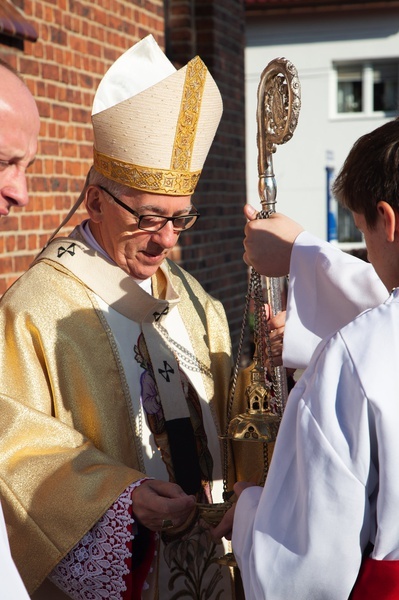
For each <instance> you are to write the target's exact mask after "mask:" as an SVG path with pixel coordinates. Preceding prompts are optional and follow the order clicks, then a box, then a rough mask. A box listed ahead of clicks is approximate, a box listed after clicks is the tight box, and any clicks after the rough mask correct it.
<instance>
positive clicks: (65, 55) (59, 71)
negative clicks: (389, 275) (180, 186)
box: [0, 0, 246, 346]
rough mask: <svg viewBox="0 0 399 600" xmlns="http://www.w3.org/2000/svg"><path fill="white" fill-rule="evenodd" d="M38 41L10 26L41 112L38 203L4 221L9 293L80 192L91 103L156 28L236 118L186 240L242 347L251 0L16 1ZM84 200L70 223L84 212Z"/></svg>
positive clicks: (34, 199) (1, 276)
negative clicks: (195, 63) (202, 66)
mask: <svg viewBox="0 0 399 600" xmlns="http://www.w3.org/2000/svg"><path fill="white" fill-rule="evenodd" d="M14 4H15V5H17V6H18V7H19V8H20V9H21V10H23V12H24V15H25V17H26V19H27V20H28V21H29V22H30V23H31V24H32V25H33V26H34V27H35V29H36V31H37V33H38V39H37V41H36V42H35V43H32V42H28V41H25V42H22V41H20V40H13V39H11V38H7V37H5V36H4V35H0V56H1V57H2V58H4V59H5V60H8V61H9V62H10V63H12V64H13V65H14V66H15V67H16V68H17V69H18V70H19V71H20V72H21V73H22V74H23V75H24V77H25V80H26V83H27V85H28V87H29V88H30V90H31V91H32V93H33V94H34V96H35V98H36V100H37V103H38V107H39V111H40V115H41V132H40V142H39V149H38V157H37V160H36V162H35V164H34V165H33V166H32V167H31V169H30V172H29V176H28V185H29V188H30V190H31V194H30V197H31V201H30V204H29V205H28V206H27V207H25V208H23V209H14V210H13V211H12V213H11V215H10V217H8V218H7V219H1V220H0V294H1V293H3V292H4V291H5V290H6V289H7V287H8V286H9V285H10V284H11V283H12V282H13V281H14V280H15V279H16V278H17V277H18V276H19V275H20V274H21V273H22V272H23V271H24V270H26V268H27V267H28V266H29V264H30V263H31V261H32V259H33V258H34V257H35V255H36V254H37V252H38V250H39V249H40V248H41V247H42V246H43V244H44V243H45V241H46V240H47V238H48V237H49V235H50V233H51V232H52V231H53V230H54V229H55V227H56V226H58V224H59V223H60V222H61V220H62V219H63V218H64V216H65V215H66V214H67V212H68V210H69V209H70V207H71V206H72V205H73V203H74V201H75V200H76V198H77V197H78V195H79V192H80V190H81V187H82V185H83V183H84V179H85V176H86V173H87V171H88V168H89V166H90V164H91V160H92V130H91V125H90V111H91V105H92V101H93V97H94V93H95V90H96V87H97V85H98V83H99V81H100V80H101V77H102V76H103V74H104V73H105V71H106V69H107V68H108V67H109V66H110V64H112V62H113V61H114V60H115V59H116V58H117V57H118V56H119V55H120V54H121V53H122V52H123V51H124V50H126V49H127V48H129V47H130V46H131V45H132V44H133V43H134V42H136V41H138V40H139V39H140V38H142V37H144V36H145V35H147V34H148V33H152V34H153V35H154V37H155V38H156V39H157V41H158V43H159V44H160V45H161V47H166V51H167V54H168V56H169V58H170V59H171V60H172V61H173V62H175V64H176V66H179V64H185V63H186V62H187V61H188V60H190V59H191V58H192V57H193V56H194V55H195V54H199V55H200V56H201V57H202V58H203V60H204V61H205V63H206V64H207V66H208V68H209V69H210V71H211V73H212V75H213V76H214V78H215V79H216V81H217V83H218V85H219V87H220V90H221V93H222V96H223V101H224V116H223V120H222V123H221V126H220V129H219V132H218V134H217V137H216V139H215V142H214V145H213V148H212V150H211V153H210V155H209V157H208V160H207V162H206V165H205V169H204V173H203V176H202V179H201V181H200V184H199V187H198V191H197V192H196V194H195V198H194V202H195V203H197V204H198V208H199V209H200V211H201V213H202V215H203V216H202V217H201V220H200V221H199V224H198V226H197V228H196V229H195V230H193V231H192V232H190V233H188V234H186V235H184V236H182V237H181V240H182V243H181V249H180V255H181V264H182V266H183V267H185V268H186V269H188V270H189V271H190V272H192V273H193V274H194V275H195V276H196V277H197V278H198V279H199V280H200V281H201V283H202V284H203V285H204V287H205V288H206V289H207V290H208V291H209V292H210V293H212V294H213V295H214V296H216V297H218V298H219V299H220V300H222V301H223V303H224V305H225V307H226V310H227V313H228V318H229V322H230V325H231V331H232V336H233V341H234V345H235V346H236V345H237V340H238V333H239V330H240V326H241V319H242V314H243V306H244V298H245V291H246V268H245V265H244V264H243V262H242V252H243V250H242V237H243V223H244V220H243V216H242V206H243V204H244V201H245V155H244V147H245V146H244V60H243V50H244V5H243V2H242V1H241V0H214V1H199V0H197V1H194V0H164V1H162V0H136V1H131V0H85V1H83V0H79V1H78V0H70V1H69V2H66V1H65V0H52V1H51V0H44V1H43V0H14ZM84 214H85V213H84V209H81V210H80V211H79V213H78V214H77V215H75V216H74V217H73V219H72V221H71V222H70V225H69V226H68V227H67V228H65V229H64V233H68V232H69V231H70V229H71V228H72V226H73V225H74V224H76V223H77V222H78V221H80V220H81V219H82V215H84Z"/></svg>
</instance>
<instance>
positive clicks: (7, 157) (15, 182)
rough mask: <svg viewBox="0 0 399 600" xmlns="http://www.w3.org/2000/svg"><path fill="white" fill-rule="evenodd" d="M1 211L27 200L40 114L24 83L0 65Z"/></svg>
mask: <svg viewBox="0 0 399 600" xmlns="http://www.w3.org/2000/svg"><path fill="white" fill-rule="evenodd" d="M0 77H1V89H0V215H8V213H9V211H10V209H11V207H12V206H24V205H26V204H27V202H28V191H27V185H26V169H27V168H28V167H29V166H30V165H31V164H32V162H33V161H34V159H35V155H36V151H37V137H38V135H39V128H40V122H39V114H38V110H37V106H36V103H35V101H34V99H33V97H32V95H31V94H30V92H29V90H28V89H27V88H26V87H25V85H24V84H23V83H22V81H20V80H19V79H18V77H16V75H14V74H13V73H11V72H10V71H8V70H7V69H5V68H4V67H1V66H0Z"/></svg>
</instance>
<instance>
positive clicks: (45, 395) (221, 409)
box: [0, 229, 254, 600]
mask: <svg viewBox="0 0 399 600" xmlns="http://www.w3.org/2000/svg"><path fill="white" fill-rule="evenodd" d="M27 290H29V294H28V292H27ZM32 291H33V292H32ZM153 291H154V296H151V295H150V294H147V293H146V292H145V291H144V290H142V289H141V288H140V286H139V285H138V284H137V283H136V282H135V281H134V280H133V279H132V278H131V277H129V276H128V275H127V274H126V273H124V272H123V271H122V270H121V269H120V268H119V267H117V266H116V265H114V264H113V263H111V262H110V261H109V260H107V259H106V258H105V257H104V256H102V255H100V254H99V253H97V252H96V251H95V250H93V249H92V248H91V247H90V246H88V245H87V244H86V243H85V242H84V240H83V238H82V237H81V235H80V233H79V231H78V229H77V230H75V231H74V232H73V234H72V235H71V237H69V238H57V239H55V240H54V241H53V242H52V243H51V244H50V245H49V247H48V248H47V249H46V250H45V251H44V252H43V253H42V254H41V255H40V256H39V258H38V259H37V261H36V262H35V264H34V265H33V266H32V267H31V268H30V269H29V270H28V271H27V272H26V273H25V274H24V275H23V276H22V277H21V278H20V279H19V280H18V281H17V282H16V283H15V284H14V285H13V286H12V287H11V288H10V289H9V290H8V291H7V292H6V294H5V295H4V296H3V298H2V300H1V303H0V327H1V339H2V340H3V343H2V345H1V346H0V366H1V369H2V373H3V378H2V395H1V396H0V424H1V435H0V493H1V498H2V506H3V510H4V514H5V519H6V522H7V527H8V533H9V537H10V544H11V550H12V554H13V557H14V560H15V562H16V565H17V567H18V569H19V571H20V573H21V575H22V578H23V580H24V582H25V584H26V586H27V588H28V591H29V593H31V594H32V593H33V592H34V591H35V590H37V589H38V588H40V586H41V584H42V582H43V581H44V580H45V578H46V577H47V576H48V575H49V573H50V572H51V571H52V569H53V568H54V567H55V565H56V564H57V563H58V562H59V561H60V560H61V559H62V558H63V557H64V556H65V555H66V554H67V553H68V552H69V551H70V550H71V549H72V548H73V547H74V546H75V545H76V544H77V543H78V542H79V541H80V540H81V538H82V537H83V536H84V535H85V534H86V533H87V532H88V531H89V530H90V529H91V528H92V527H93V525H94V524H95V523H96V522H97V521H98V520H99V519H100V517H101V516H102V515H103V514H104V513H105V512H106V510H107V509H108V508H109V507H110V506H111V505H112V504H113V502H114V501H115V500H116V499H117V498H118V497H119V495H120V494H121V493H122V492H123V491H124V490H125V488H126V487H127V486H128V485H130V484H131V483H132V482H135V481H138V480H140V479H141V478H142V477H143V476H148V477H152V476H156V474H155V475H154V474H153V473H152V472H151V466H148V465H149V464H150V463H149V462H148V457H147V458H146V457H145V456H143V442H142V439H140V435H141V431H142V428H141V427H140V418H139V416H138V414H137V410H140V398H139V399H136V400H135V399H133V398H132V394H131V385H130V384H129V381H128V380H129V373H127V371H126V364H127V363H126V358H125V357H121V354H120V347H119V345H118V343H117V340H116V338H115V336H114V333H113V331H112V328H111V327H110V324H109V322H108V321H107V318H106V316H104V311H103V309H102V308H101V307H102V306H105V305H106V306H108V307H109V308H110V309H112V311H116V313H118V314H119V315H123V317H124V318H126V319H128V320H129V321H131V322H133V321H134V322H135V323H136V324H138V331H140V329H141V332H142V334H143V335H139V339H133V340H132V362H135V365H136V367H137V363H139V366H140V368H141V369H142V370H143V376H142V378H141V381H140V385H141V386H142V387H144V386H145V385H146V383H145V377H147V378H148V377H149V376H151V378H152V379H151V381H152V380H154V381H155V382H156V388H157V395H158V396H159V399H160V402H161V404H162V419H160V418H159V416H157V415H156V414H150V412H151V411H147V414H146V418H147V420H148V423H147V424H146V427H147V429H148V430H150V431H151V433H152V435H153V436H154V440H155V442H156V446H157V447H158V450H159V451H158V452H157V455H158V460H161V458H160V457H161V456H162V461H163V462H164V463H165V465H166V472H167V474H168V476H169V479H170V480H171V481H174V480H175V478H176V473H175V472H174V464H173V458H172V459H171V456H170V455H171V451H172V457H173V449H172V448H171V447H170V445H169V442H168V436H167V431H168V422H169V423H176V421H179V420H180V421H184V423H185V424H186V425H187V423H189V424H190V425H189V426H188V427H186V429H187V430H188V431H189V436H192V434H193V433H194V438H192V439H194V440H195V442H194V443H195V444H196V447H197V449H198V452H197V454H198V459H199V464H198V465H197V467H198V468H199V471H198V472H197V475H198V473H199V477H200V482H202V483H200V485H202V488H201V489H200V491H199V493H198V498H199V499H200V501H204V499H207V501H211V502H220V501H221V498H220V494H219V492H218V497H216V495H217V494H216V492H215V494H213V493H212V486H213V484H214V482H215V485H216V479H217V478H218V479H219V480H220V479H221V465H223V456H222V450H223V444H222V442H221V441H220V439H219V436H220V435H221V434H223V433H224V431H225V426H226V423H225V419H226V404H227V402H228V398H229V384H230V379H231V374H232V356H231V347H230V337H229V331H228V326H227V322H226V317H225V313H224V310H223V308H222V305H221V304H220V302H218V301H216V300H214V299H213V298H211V297H210V296H209V295H208V294H206V292H205V291H204V290H203V288H202V287H201V286H200V285H199V283H198V282H197V281H196V280H195V279H194V278H193V277H191V276H190V275H189V274H188V273H186V272H185V271H184V270H182V269H181V268H180V267H178V266H177V265H176V264H174V263H172V262H170V261H165V263H164V264H163V266H162V267H161V269H159V270H158V273H157V276H156V277H154V278H153ZM173 314H174V315H176V316H177V317H178V320H180V322H181V323H182V324H183V327H184V328H185V330H186V332H187V334H188V337H189V340H190V346H191V349H193V350H194V353H192V352H190V350H188V349H187V348H185V347H184V346H183V345H182V344H176V343H175V344H174V343H173V331H170V330H169V329H168V323H169V322H172V323H173V320H172V316H173ZM168 319H169V320H168ZM184 363H186V365H187V368H186V370H184ZM190 369H191V370H192V371H193V372H194V371H195V377H196V378H199V379H197V380H195V378H193V379H192V381H201V385H200V387H201V390H203V391H204V398H200V396H199V394H197V392H196V389H195V386H194V385H193V383H192V381H191V380H190V372H191V371H190ZM168 380H169V381H168ZM190 390H191V391H190ZM190 398H192V400H189V399H190ZM198 398H199V399H198ZM242 398H243V400H242V401H241V400H239V401H237V406H235V407H234V409H233V414H236V413H238V412H240V413H242V412H244V411H245V406H244V405H243V404H244V395H242ZM208 413H209V415H210V420H211V421H212V427H211V428H208V431H205V428H204V425H203V424H202V416H204V415H205V414H208ZM201 415H202V416H201ZM204 418H205V417H204ZM204 422H205V421H204ZM172 431H174V429H173V426H172ZM190 443H191V442H190ZM235 446H237V447H234V448H233V450H234V453H235V454H234V457H233V452H232V450H231V449H229V457H228V466H229V469H228V470H229V474H228V476H229V481H228V489H231V487H232V484H233V483H234V481H236V479H238V478H245V477H246V476H247V478H248V477H249V476H250V475H251V473H250V472H249V473H248V474H246V473H245V462H244V461H243V460H241V461H240V460H239V458H240V457H239V456H238V457H237V455H236V453H237V450H238V451H239V452H241V451H242V450H244V448H243V447H242V446H241V445H240V444H239V443H238V444H237V443H235ZM244 446H246V445H245V444H244ZM210 447H212V449H213V450H212V452H213V453H214V454H215V452H214V449H215V448H217V451H216V454H217V456H215V455H214V456H211V454H210V452H209V448H210ZM246 450H247V449H245V451H246ZM182 469H183V470H184V464H183V467H182ZM251 470H254V464H253V461H252V460H251V464H250V465H249V471H251ZM213 471H218V473H215V472H213ZM196 482H197V478H196V479H194V485H196ZM219 484H220V481H219ZM190 485H191V484H190ZM214 489H215V490H216V487H215V488H214ZM219 489H220V485H219ZM198 526H199V524H198V521H196V519H195V518H193V520H192V522H191V523H190V524H188V525H187V531H186V532H185V531H183V532H182V531H180V532H174V531H173V529H172V530H171V532H169V531H168V536H169V538H168V539H162V540H160V543H163V544H164V548H165V550H164V554H163V556H162V559H161V562H162V560H163V562H164V567H165V565H166V567H168V566H169V567H170V568H175V572H176V566H175V565H173V564H172V566H171V561H172V562H173V560H174V559H175V557H176V553H178V552H180V553H181V552H182V548H183V545H182V543H183V542H184V544H185V547H186V550H187V549H189V550H187V552H188V554H187V560H186V562H185V564H184V566H183V567H182V574H181V580H182V581H183V571H184V572H186V571H187V569H189V568H190V567H189V566H187V565H188V563H189V559H190V556H191V555H192V549H190V539H191V538H190V535H191V532H192V530H193V529H195V528H197V529H198ZM201 531H202V530H201ZM197 533H198V532H197ZM208 535H209V534H208ZM201 536H202V537H201ZM204 536H205V537H206V535H205V534H204V533H203V532H202V533H200V535H199V537H198V536H197V538H196V539H197V542H196V543H198V544H199V545H198V546H197V550H196V551H195V555H194V561H196V560H197V558H198V556H199V555H200V553H201V549H202V548H203V547H205V546H206V547H207V552H208V551H209V552H210V554H209V556H208V559H209V558H212V557H213V558H215V557H217V556H218V555H219V554H222V553H223V549H222V548H221V547H219V548H216V547H215V546H213V548H211V549H210V550H209V547H208V546H209V540H207V541H206V543H205V542H204V539H205V538H204ZM163 537H164V534H163ZM179 539H181V540H182V543H180V542H179V543H180V546H173V545H171V542H173V544H174V543H178V542H177V541H176V540H179ZM168 544H169V545H168ZM201 544H202V545H203V546H201ZM204 544H205V546H204ZM207 544H208V546H207ZM168 549H169V550H168ZM190 552H191V554H190ZM212 552H213V554H214V555H212ZM160 553H161V552H159V553H158V554H160ZM179 556H181V555H179ZM204 556H205V555H204ZM191 559H192V556H191ZM212 568H213V569H214V574H213V579H212V583H210V584H209V585H210V587H209V588H208V592H209V595H207V594H208V592H207V591H206V589H207V588H206V589H205V592H204V588H201V583H198V582H196V583H193V588H192V590H191V591H190V592H189V593H188V595H187V594H186V595H185V596H184V597H185V598H196V597H200V596H199V595H198V596H196V594H197V593H198V594H200V591H201V589H202V592H201V593H202V597H206V598H207V599H208V600H209V599H211V598H215V599H216V598H230V597H234V594H233V591H232V588H231V586H230V583H229V585H228V588H229V589H227V588H226V586H225V584H224V583H223V580H226V577H227V578H229V577H230V570H229V569H228V568H227V567H221V568H220V567H219V566H218V565H215V564H213V563H212ZM160 569H161V571H160V572H161V573H162V572H165V568H163V567H162V565H161V566H160ZM162 569H164V570H163V571H162ZM209 573H211V570H209ZM157 575H158V568H157V567H155V568H154V569H153V572H152V579H149V586H150V587H149V589H148V590H147V591H146V592H145V593H144V594H143V598H149V599H151V600H153V599H154V598H157V597H158V596H157V594H158V583H159V586H161V593H160V595H159V597H160V598H162V597H165V598H168V599H173V598H174V597H176V598H177V597H180V596H178V590H180V589H182V588H181V587H179V585H183V584H179V583H178V582H176V581H177V579H179V577H180V575H179V574H178V575H177V576H175V579H174V582H172V583H171V580H170V579H167V580H161V581H159V582H158V581H156V578H157ZM211 575H212V573H211ZM166 577H167V578H168V577H170V572H169V573H167V575H166ZM171 585H172V587H169V588H168V587H167V586H171ZM174 585H175V586H176V587H175V588H174V587H173V586H174ZM223 585H224V592H222V595H219V596H218V590H219V592H220V589H223V587H222V588H221V587H220V586H223ZM162 586H164V590H163V591H164V594H165V595H164V596H163V595H162ZM196 586H197V587H196ZM174 590H175V591H174ZM204 593H205V596H204ZM55 597H56V596H54V598H55ZM57 597H60V598H62V597H66V596H65V595H62V594H61V595H60V596H57ZM35 598H49V596H48V595H47V596H46V595H44V594H42V595H40V590H39V591H37V593H36V594H35Z"/></svg>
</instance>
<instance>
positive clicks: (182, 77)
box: [92, 35, 223, 196]
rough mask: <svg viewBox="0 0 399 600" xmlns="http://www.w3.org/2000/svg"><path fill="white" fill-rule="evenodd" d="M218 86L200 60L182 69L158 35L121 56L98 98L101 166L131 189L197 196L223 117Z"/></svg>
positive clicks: (96, 118)
mask: <svg viewBox="0 0 399 600" xmlns="http://www.w3.org/2000/svg"><path fill="white" fill-rule="evenodd" d="M222 111H223V105H222V99H221V95H220V92H219V90H218V87H217V85H216V83H215V81H214V80H213V78H212V77H211V75H210V73H209V71H208V69H207V67H206V66H205V65H204V63H203V62H202V60H201V59H200V58H199V57H198V56H196V57H195V58H193V59H192V60H191V61H190V62H189V63H187V65H186V66H185V67H182V68H181V69H179V70H176V69H175V67H174V66H173V65H172V63H171V62H170V61H169V60H168V59H167V58H166V56H165V54H164V53H163V52H162V50H161V49H160V47H159V46H158V44H157V43H156V41H155V39H154V38H153V37H152V35H149V36H147V37H145V38H144V39H143V40H141V41H140V42H138V43H137V44H135V45H134V46H133V47H132V48H130V49H129V50H127V51H126V52H125V53H124V54H122V56H120V57H119V58H118V59H117V60H116V61H115V63H114V64H113V65H112V66H111V67H110V68H109V70H108V71H107V72H106V73H105V75H104V77H103V79H102V81H101V82H100V85H99V87H98V90H97V93H96V95H95V98H94V103H93V111H92V124H93V131H94V166H95V168H96V170H97V171H99V172H100V173H102V174H103V175H105V176H106V177H108V178H109V179H112V180H113V181H117V182H119V183H122V184H124V185H127V186H129V187H133V188H136V189H140V190H144V191H147V192H151V193H155V194H167V195H172V196H184V195H191V194H192V193H193V192H194V189H195V186H196V184H197V182H198V179H199V176H200V174H201V171H202V168H203V165H204V162H205V159H206V157H207V155H208V152H209V148H210V146H211V144H212V141H213V138H214V136H215V133H216V130H217V127H218V125H219V122H220V118H221V116H222Z"/></svg>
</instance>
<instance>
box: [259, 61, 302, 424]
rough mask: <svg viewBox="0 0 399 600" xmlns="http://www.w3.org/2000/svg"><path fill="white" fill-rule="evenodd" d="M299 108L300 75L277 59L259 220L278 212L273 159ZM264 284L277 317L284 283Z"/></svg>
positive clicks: (280, 387)
mask: <svg viewBox="0 0 399 600" xmlns="http://www.w3.org/2000/svg"><path fill="white" fill-rule="evenodd" d="M300 106H301V103H300V85H299V79H298V74H297V71H296V69H295V67H294V65H293V64H292V63H290V62H289V61H287V60H286V59H285V58H276V59H275V60H273V61H271V62H270V63H269V64H268V65H267V67H266V68H265V69H264V71H263V73H262V75H261V78H260V82H259V87H258V106H257V123H258V133H257V144H258V176H259V181H258V192H259V198H260V201H261V205H262V210H261V211H260V213H259V214H258V218H260V219H264V218H268V217H270V215H271V214H272V213H274V212H276V208H275V206H276V196H277V184H276V178H275V175H274V170H273V158H272V155H273V153H274V152H275V151H276V145H278V144H284V143H285V142H287V141H288V140H290V139H291V137H292V135H293V133H294V130H295V128H296V125H297V122H298V115H299V110H300ZM265 280H266V287H267V296H268V303H269V305H270V310H271V313H272V315H273V316H274V315H276V314H277V313H278V312H280V311H281V310H282V308H283V306H282V293H281V280H280V278H277V277H266V278H265ZM273 370H274V374H272V379H273V384H274V387H275V394H276V397H277V398H278V399H279V402H280V404H281V406H280V410H281V413H282V412H283V410H284V408H285V404H286V402H287V397H288V387H287V376H286V371H285V369H284V367H273ZM273 375H274V376H273Z"/></svg>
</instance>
